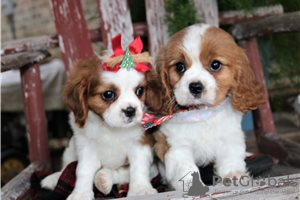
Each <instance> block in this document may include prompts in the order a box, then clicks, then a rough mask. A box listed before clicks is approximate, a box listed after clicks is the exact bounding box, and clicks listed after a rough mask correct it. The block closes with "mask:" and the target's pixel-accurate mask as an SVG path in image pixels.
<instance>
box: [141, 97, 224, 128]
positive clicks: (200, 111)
mask: <svg viewBox="0 0 300 200" xmlns="http://www.w3.org/2000/svg"><path fill="white" fill-rule="evenodd" d="M227 102H229V98H227V99H226V100H225V101H223V102H222V103H221V104H219V105H218V106H215V107H208V106H200V107H195V106H191V107H182V106H179V105H177V106H176V107H175V109H174V110H175V111H174V113H173V114H170V115H160V114H155V113H150V112H145V113H144V115H143V118H142V122H141V124H142V126H143V127H144V128H145V129H149V128H152V127H154V126H158V125H160V124H162V123H164V122H165V121H168V120H171V119H172V122H175V123H186V122H200V121H206V120H208V119H210V118H212V117H213V116H215V115H216V114H217V113H219V112H220V111H221V110H223V109H224V108H225V106H226V105H227Z"/></svg>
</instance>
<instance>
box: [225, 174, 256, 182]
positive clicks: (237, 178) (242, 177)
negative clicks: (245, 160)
mask: <svg viewBox="0 0 300 200" xmlns="http://www.w3.org/2000/svg"><path fill="white" fill-rule="evenodd" d="M224 178H229V179H231V181H234V182H235V183H237V184H242V185H245V184H248V182H249V181H251V177H250V175H249V174H247V173H242V172H232V173H229V174H227V175H226V176H224ZM224 178H223V180H224Z"/></svg>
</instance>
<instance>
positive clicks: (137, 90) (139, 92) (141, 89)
mask: <svg viewBox="0 0 300 200" xmlns="http://www.w3.org/2000/svg"><path fill="white" fill-rule="evenodd" d="M143 93H144V88H143V87H138V88H137V89H136V91H135V94H136V96H138V97H140V96H142V94H143Z"/></svg>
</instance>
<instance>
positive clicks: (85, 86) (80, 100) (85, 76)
mask: <svg viewBox="0 0 300 200" xmlns="http://www.w3.org/2000/svg"><path fill="white" fill-rule="evenodd" d="M100 66H101V62H100V61H99V59H97V58H96V57H92V58H91V59H88V60H84V61H78V62H76V63H75V65H74V66H73V68H72V70H71V72H70V75H69V77H68V80H67V82H66V83H65V85H64V89H63V95H62V96H63V101H64V103H65V104H66V106H67V107H68V108H69V109H70V110H71V111H72V112H73V113H74V116H75V122H76V123H77V124H78V125H79V126H80V127H82V126H83V125H84V123H85V120H86V118H87V115H88V97H89V96H90V95H92V94H93V92H94V89H95V88H96V87H97V86H98V85H99V75H98V73H95V72H99V71H100Z"/></svg>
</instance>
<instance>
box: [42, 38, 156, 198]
mask: <svg viewBox="0 0 300 200" xmlns="http://www.w3.org/2000/svg"><path fill="white" fill-rule="evenodd" d="M112 44H113V45H112V46H113V50H114V54H113V55H112V56H110V57H109V58H107V59H104V60H103V59H99V58H97V57H93V58H91V59H89V60H86V61H79V62H77V63H76V64H75V65H74V67H73V69H72V71H71V73H70V75H69V78H68V81H67V82H66V84H65V87H64V92H63V99H64V102H65V104H66V105H67V107H68V108H69V109H70V110H71V113H70V124H71V126H72V129H73V132H74V136H73V137H72V138H71V140H70V143H69V146H68V147H67V148H66V150H65V152H64V155H63V166H64V167H65V166H66V165H67V164H69V163H70V162H72V161H75V160H77V161H78V165H77V169H76V184H75V188H74V190H73V192H72V193H71V194H70V196H69V197H68V200H83V199H84V200H91V199H94V194H93V190H92V188H93V182H94V176H95V174H96V172H97V171H98V170H99V171H98V176H97V177H98V179H95V183H96V186H97V187H98V188H99V189H100V190H101V191H102V192H103V193H105V194H108V193H109V192H110V190H111V187H112V184H113V183H122V182H123V180H122V179H118V177H119V176H114V172H119V173H122V169H124V171H125V172H126V173H127V174H126V176H129V180H130V182H129V192H128V195H129V196H133V195H143V194H152V193H156V192H157V191H156V190H155V189H154V188H153V187H152V185H151V184H150V171H151V166H152V163H153V153H152V148H151V145H152V143H151V139H149V137H148V135H147V134H146V133H145V130H144V129H143V127H142V126H141V124H140V122H141V119H142V116H143V111H144V109H145V107H146V106H148V107H150V108H151V107H152V108H155V107H157V106H159V102H160V99H159V97H158V96H157V95H154V94H155V93H154V92H155V90H156V89H157V87H158V86H157V80H156V74H155V73H154V71H153V69H152V68H151V65H152V61H151V58H150V56H149V54H148V53H141V51H142V48H143V44H142V41H141V39H140V38H139V37H138V38H136V39H135V40H134V41H133V42H132V43H131V44H130V45H129V47H128V48H127V49H126V51H125V52H124V50H123V49H122V47H121V35H118V36H116V37H115V38H113V39H112ZM152 169H153V170H152V173H153V174H154V175H156V174H157V172H155V169H156V168H155V167H152ZM60 174H61V172H56V173H54V174H52V175H50V176H48V177H46V178H45V179H44V180H43V181H42V186H43V187H45V188H50V189H53V188H54V186H55V185H56V184H57V181H58V178H59V176H60ZM154 175H152V176H154ZM121 177H122V176H121ZM126 180H128V178H127V179H126Z"/></svg>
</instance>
